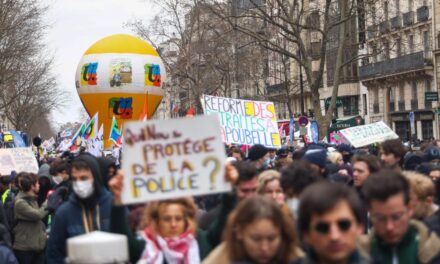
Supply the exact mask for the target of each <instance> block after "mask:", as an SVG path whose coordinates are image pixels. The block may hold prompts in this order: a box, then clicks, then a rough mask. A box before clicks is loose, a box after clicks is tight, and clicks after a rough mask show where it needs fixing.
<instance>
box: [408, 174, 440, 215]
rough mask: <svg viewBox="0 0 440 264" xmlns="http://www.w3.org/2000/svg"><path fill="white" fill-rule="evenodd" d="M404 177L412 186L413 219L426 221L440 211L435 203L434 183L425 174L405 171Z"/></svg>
mask: <svg viewBox="0 0 440 264" xmlns="http://www.w3.org/2000/svg"><path fill="white" fill-rule="evenodd" d="M403 175H404V176H405V177H406V179H407V180H408V181H409V185H410V198H411V199H410V202H411V207H412V208H414V213H413V216H412V218H413V219H416V220H419V221H424V220H425V219H426V218H428V217H430V216H431V215H433V214H434V213H435V212H436V211H437V210H438V206H437V205H436V204H435V203H434V197H435V186H434V183H433V182H432V181H431V179H429V178H428V177H426V176H424V175H423V174H420V173H416V172H413V171H405V172H403Z"/></svg>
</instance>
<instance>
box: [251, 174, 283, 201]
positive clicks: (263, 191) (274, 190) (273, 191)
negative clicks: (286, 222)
mask: <svg viewBox="0 0 440 264" xmlns="http://www.w3.org/2000/svg"><path fill="white" fill-rule="evenodd" d="M257 193H258V194H260V195H264V196H267V197H269V198H271V199H272V200H273V201H274V202H276V203H278V204H279V205H284V204H285V201H284V193H283V188H282V187H281V173H279V172H278V171H276V170H266V171H263V172H262V173H260V175H259V176H258V188H257Z"/></svg>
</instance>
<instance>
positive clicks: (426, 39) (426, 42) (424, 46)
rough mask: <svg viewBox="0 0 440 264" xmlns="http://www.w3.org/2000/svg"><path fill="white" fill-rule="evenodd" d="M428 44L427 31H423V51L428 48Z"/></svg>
mask: <svg viewBox="0 0 440 264" xmlns="http://www.w3.org/2000/svg"><path fill="white" fill-rule="evenodd" d="M429 46H430V45H429V31H423V48H424V51H425V52H428V51H429V50H430V48H429Z"/></svg>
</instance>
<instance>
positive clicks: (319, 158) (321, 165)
mask: <svg viewBox="0 0 440 264" xmlns="http://www.w3.org/2000/svg"><path fill="white" fill-rule="evenodd" d="M302 159H303V160H305V161H308V162H310V164H311V166H312V168H313V170H315V171H316V172H318V173H319V174H320V175H321V176H322V177H323V178H327V175H326V163H327V151H326V149H324V148H320V147H319V148H314V149H309V150H307V151H306V153H305V154H304V156H303V158H302Z"/></svg>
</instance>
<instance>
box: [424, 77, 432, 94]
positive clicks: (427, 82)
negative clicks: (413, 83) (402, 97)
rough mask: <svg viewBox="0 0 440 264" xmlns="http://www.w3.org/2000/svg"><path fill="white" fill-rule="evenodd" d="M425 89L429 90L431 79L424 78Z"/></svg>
mask: <svg viewBox="0 0 440 264" xmlns="http://www.w3.org/2000/svg"><path fill="white" fill-rule="evenodd" d="M425 89H426V91H427V92H429V91H431V79H426V80H425Z"/></svg>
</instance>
